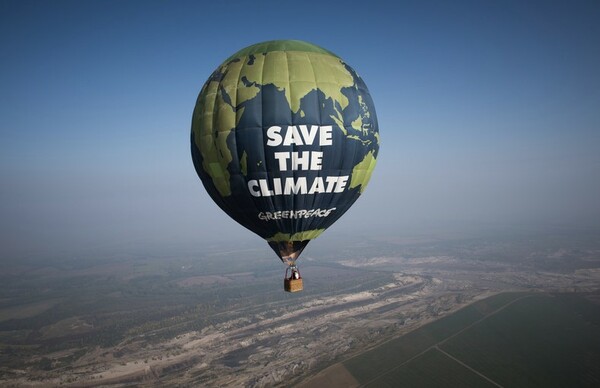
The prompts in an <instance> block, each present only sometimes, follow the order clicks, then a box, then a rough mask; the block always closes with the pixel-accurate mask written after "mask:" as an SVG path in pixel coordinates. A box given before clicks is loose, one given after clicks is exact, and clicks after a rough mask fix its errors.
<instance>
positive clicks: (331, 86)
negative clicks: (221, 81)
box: [237, 51, 354, 128]
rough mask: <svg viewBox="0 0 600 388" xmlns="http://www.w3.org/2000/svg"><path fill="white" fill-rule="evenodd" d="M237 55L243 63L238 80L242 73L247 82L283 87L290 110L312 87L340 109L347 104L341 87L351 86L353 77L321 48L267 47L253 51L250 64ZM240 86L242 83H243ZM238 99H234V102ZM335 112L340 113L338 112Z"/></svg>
mask: <svg viewBox="0 0 600 388" xmlns="http://www.w3.org/2000/svg"><path fill="white" fill-rule="evenodd" d="M239 59H240V62H241V63H243V64H244V66H243V68H242V71H241V72H240V73H238V74H240V76H239V78H238V79H239V80H240V83H241V79H242V77H246V79H247V81H248V82H251V83H255V84H257V85H268V84H273V85H275V86H276V87H277V88H278V89H279V90H283V91H285V97H286V99H287V101H288V103H289V104H290V108H291V109H292V111H293V113H298V111H299V110H300V102H301V100H302V98H303V97H304V96H306V95H307V94H308V93H309V92H310V91H311V90H316V89H319V90H321V91H322V92H323V94H324V95H325V97H326V98H331V99H332V100H333V101H334V102H338V103H339V105H340V106H341V107H342V109H344V108H345V107H346V106H348V98H347V97H346V96H344V95H343V94H342V91H341V89H342V88H344V87H351V86H353V85H354V78H353V77H352V74H350V72H349V71H348V70H347V69H346V68H345V66H344V63H343V62H342V60H341V59H339V58H338V57H335V56H333V55H331V54H324V53H321V52H305V51H271V52H267V53H263V54H259V55H256V56H255V57H254V61H252V65H249V64H248V63H249V62H250V61H249V58H248V57H241V58H239ZM240 86H244V87H246V86H245V85H243V84H242V85H240ZM256 93H258V91H257V92H256ZM252 97H254V95H252V96H251V97H249V98H246V97H245V96H244V98H243V99H244V100H248V99H250V98H252ZM241 102H242V101H237V103H238V104H239V103H241ZM336 109H337V108H336ZM338 113H339V117H342V114H341V112H338ZM341 128H343V125H342V126H341Z"/></svg>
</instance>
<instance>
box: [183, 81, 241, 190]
mask: <svg viewBox="0 0 600 388" xmlns="http://www.w3.org/2000/svg"><path fill="white" fill-rule="evenodd" d="M235 119H236V116H235V111H234V109H233V107H232V106H231V105H229V104H227V103H226V102H225V100H224V98H223V94H222V91H221V90H220V88H219V82H216V81H211V82H208V83H207V84H206V85H205V86H204V87H203V88H202V91H201V92H200V96H199V97H198V101H197V103H196V107H195V109H194V115H193V119H192V130H193V131H194V139H195V143H196V147H198V150H199V151H200V154H201V155H202V168H204V171H206V173H207V174H208V175H209V176H210V177H211V178H212V180H213V183H214V185H215V187H216V188H217V190H218V191H219V194H221V196H223V197H226V196H229V195H231V184H230V181H229V179H230V174H229V171H228V170H227V166H228V165H229V163H231V161H232V160H233V157H232V155H231V151H230V150H229V147H227V137H228V136H229V135H230V134H231V132H232V131H233V130H234V128H235Z"/></svg>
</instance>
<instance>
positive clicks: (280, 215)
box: [258, 207, 336, 221]
mask: <svg viewBox="0 0 600 388" xmlns="http://www.w3.org/2000/svg"><path fill="white" fill-rule="evenodd" d="M335 209H336V208H334V207H332V208H331V209H323V210H321V209H311V210H282V211H276V212H260V213H258V219H259V220H262V221H270V220H281V219H298V218H311V217H328V216H329V215H330V214H331V212H332V211H334V210H335Z"/></svg>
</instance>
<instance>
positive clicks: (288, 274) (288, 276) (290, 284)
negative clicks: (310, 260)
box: [283, 265, 304, 292]
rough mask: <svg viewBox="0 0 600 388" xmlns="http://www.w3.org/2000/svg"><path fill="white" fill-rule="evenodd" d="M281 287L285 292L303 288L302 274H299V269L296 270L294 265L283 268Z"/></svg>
mask: <svg viewBox="0 0 600 388" xmlns="http://www.w3.org/2000/svg"><path fill="white" fill-rule="evenodd" d="M283 289H284V290H285V291H287V292H298V291H302V290H303V289H304V284H303V282H302V276H300V271H298V268H297V267H296V266H295V265H293V266H289V267H287V269H286V270H285V278H283Z"/></svg>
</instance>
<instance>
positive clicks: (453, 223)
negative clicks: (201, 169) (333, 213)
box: [0, 1, 600, 260]
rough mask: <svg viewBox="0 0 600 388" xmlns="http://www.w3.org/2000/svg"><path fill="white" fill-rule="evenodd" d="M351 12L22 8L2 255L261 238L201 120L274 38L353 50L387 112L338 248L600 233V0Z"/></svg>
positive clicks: (13, 27) (0, 93)
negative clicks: (206, 164) (209, 151)
mask: <svg viewBox="0 0 600 388" xmlns="http://www.w3.org/2000/svg"><path fill="white" fill-rule="evenodd" d="M340 4H341V3H340ZM340 4H338V5H335V4H329V3H323V2H318V3H317V2H302V8H298V7H297V6H296V5H295V4H294V3H283V2H276V1H268V2H264V3H261V5H257V4H253V5H252V6H251V7H250V5H248V6H245V5H244V4H243V3H242V2H228V3H219V2H211V3H210V4H202V3H200V2H191V1H177V2H157V1H144V2H137V1H131V2H116V1H106V2H100V1H87V2H78V1H56V2H37V1H3V2H2V3H1V4H0V9H1V12H0V31H1V32H2V34H1V37H0V41H1V42H2V48H3V50H2V53H1V54H0V55H1V56H2V60H1V62H0V63H1V64H0V66H1V69H2V71H1V72H0V80H1V85H2V87H1V88H0V100H1V101H2V104H0V179H1V181H2V185H1V186H0V246H1V247H2V248H1V249H0V260H3V259H6V258H10V257H20V256H26V255H29V254H39V253H47V254H56V253H61V252H69V251H71V250H77V251H81V250H85V249H88V248H93V247H98V246H112V245H115V246H117V245H119V244H143V243H144V242H145V241H148V242H152V244H156V245H160V244H189V243H204V242H206V243H209V242H212V241H219V240H225V239H227V240H230V241H232V244H233V243H234V242H236V241H242V242H247V241H254V240H257V241H258V240H260V239H259V238H258V237H257V236H255V235H253V234H252V233H251V232H249V231H247V230H245V229H244V228H243V227H241V226H239V225H238V224H236V223H235V222H234V221H232V220H230V219H229V218H228V217H227V216H226V215H225V214H224V213H223V212H222V211H221V210H220V209H219V208H218V207H217V206H216V205H215V204H214V203H213V202H212V200H211V199H210V198H209V196H208V195H207V193H206V192H205V190H204V188H203V186H202V184H201V182H200V181H199V179H198V178H197V176H196V173H195V171H194V168H193V166H192V161H191V157H190V150H189V132H190V123H191V115H192V109H193V107H194V104H195V100H196V97H197V95H198V93H199V91H200V88H201V87H202V85H203V83H204V82H205V81H206V79H207V78H208V76H209V75H210V74H211V72H212V71H213V70H214V69H215V68H216V67H217V66H218V65H219V64H220V63H221V62H222V61H223V60H224V59H226V58H227V57H228V56H229V55H231V54H232V53H234V52H236V51H237V50H239V49H241V48H243V47H245V46H248V45H250V44H253V43H257V42H261V41H265V40H273V39H300V40H306V41H309V42H311V43H314V44H317V45H320V46H322V47H324V48H326V49H328V50H331V51H332V52H334V53H336V54H338V55H339V56H340V57H341V58H343V59H344V60H345V61H346V62H347V63H349V64H350V65H351V66H352V67H353V68H354V69H356V71H357V72H358V73H359V74H360V75H361V76H362V77H363V78H364V80H365V82H366V84H367V86H368V87H369V89H370V92H371V95H372V97H373V99H374V102H375V106H376V109H377V114H378V118H379V124H380V131H381V140H382V144H381V151H380V157H379V160H378V165H377V168H376V169H375V172H374V174H373V177H372V180H371V183H370V184H369V187H368V188H367V190H366V191H365V194H364V196H363V197H362V198H361V199H360V200H359V201H358V202H357V203H356V204H355V206H354V207H353V208H352V209H351V210H350V211H349V212H348V213H347V214H346V215H345V216H344V217H342V218H341V219H340V220H339V222H338V223H337V224H336V225H334V226H333V227H332V228H331V230H330V231H327V232H326V233H325V234H324V235H323V236H322V237H320V238H319V241H322V240H325V239H327V238H328V236H332V237H335V236H339V235H343V234H344V233H350V234H353V235H364V236H365V237H372V236H376V235H377V234H385V235H392V234H394V233H399V234H402V235H410V234H411V233H423V232H424V231H428V230H431V231H434V232H436V233H438V232H443V231H447V232H452V231H463V230H482V229H485V228H490V229H494V228H496V229H499V230H500V229H511V228H515V230H517V229H518V228H523V229H539V230H543V229H544V228H562V227H565V228H576V227H578V228H582V229H583V230H585V229H586V228H596V229H597V228H599V227H600V201H599V200H598V198H600V152H599V151H598V148H599V146H600V113H599V109H598V108H599V107H600V73H599V72H598V69H599V68H600V25H599V24H598V23H597V21H598V20H599V17H600V4H599V3H597V2H594V1H580V2H575V3H567V2H564V3H552V4H550V3H548V2H543V1H539V2H527V3H526V4H525V3H521V2H503V3H502V4H496V5H485V4H482V3H478V2H461V3H460V4H455V3H452V4H450V3H445V2H429V3H427V4H423V3H408V2H399V3H398V4H393V5H390V4H388V3H387V2H373V3H370V4H369V6H368V7H364V6H360V5H358V4H356V5H355V4H354V3H352V2H350V3H348V2H344V3H343V4H344V5H340ZM314 7H318V9H319V12H318V13H316V12H313V9H314ZM291 14H293V17H289V16H287V15H291ZM272 21H278V22H272Z"/></svg>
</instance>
